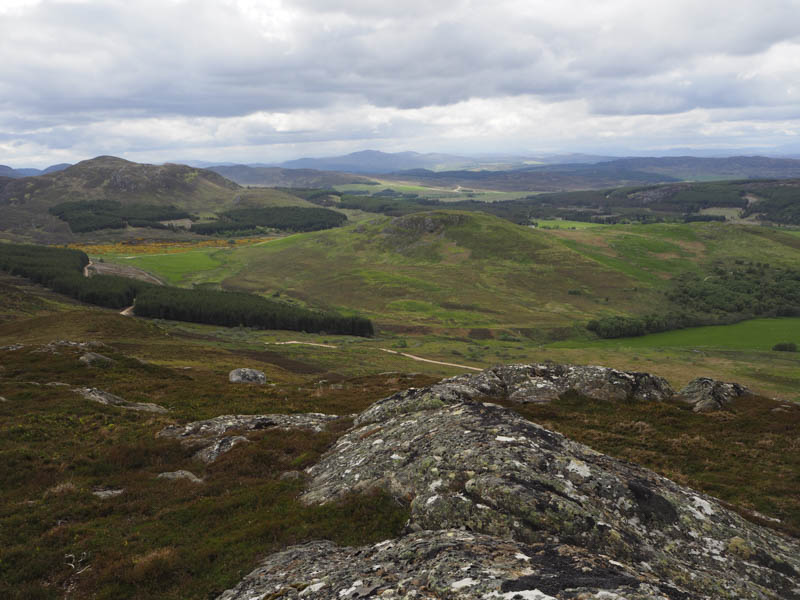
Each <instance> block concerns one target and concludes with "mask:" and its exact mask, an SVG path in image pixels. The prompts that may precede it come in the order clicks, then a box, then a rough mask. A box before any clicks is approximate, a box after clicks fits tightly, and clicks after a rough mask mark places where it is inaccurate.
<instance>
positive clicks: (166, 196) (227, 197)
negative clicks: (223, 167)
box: [0, 156, 305, 243]
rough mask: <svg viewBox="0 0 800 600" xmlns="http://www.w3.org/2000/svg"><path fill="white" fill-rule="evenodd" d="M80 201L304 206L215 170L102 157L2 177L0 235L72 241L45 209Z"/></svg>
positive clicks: (204, 207) (202, 210) (203, 208)
mask: <svg viewBox="0 0 800 600" xmlns="http://www.w3.org/2000/svg"><path fill="white" fill-rule="evenodd" d="M83 200H113V201H117V202H119V203H121V204H122V205H128V204H135V203H140V204H151V205H158V206H175V207H177V208H180V209H183V210H186V211H189V212H191V213H194V214H200V215H206V216H208V215H211V214H212V213H214V212H216V211H219V210H224V209H226V208H232V207H234V206H236V207H245V206H274V205H305V202H304V201H302V200H300V199H299V198H295V197H294V196H290V195H288V194H284V193H282V192H278V191H275V190H266V189H264V190H246V189H244V188H242V187H241V186H239V185H238V184H236V183H234V182H232V181H229V180H228V179H225V178H224V177H222V176H221V175H219V174H217V173H214V172H213V171H207V170H204V169H195V168H192V167H187V166H185V165H173V164H166V165H158V166H157V165H144V164H138V163H133V162H130V161H127V160H123V159H121V158H115V157H112V156H101V157H98V158H94V159H91V160H86V161H83V162H80V163H78V164H76V165H73V166H71V167H69V168H67V169H64V170H63V171H58V172H55V173H49V174H46V175H41V176H37V177H24V178H20V179H0V214H2V217H3V218H2V220H0V235H2V236H3V237H6V238H9V239H14V240H34V241H41V242H45V243H54V242H65V241H70V240H72V239H73V238H74V234H73V233H72V232H71V231H70V229H69V226H68V225H67V224H66V223H65V222H64V221H61V220H59V219H58V218H57V217H55V216H53V215H51V214H49V212H48V210H49V209H50V208H52V207H53V206H55V205H57V204H60V203H63V202H68V201H83Z"/></svg>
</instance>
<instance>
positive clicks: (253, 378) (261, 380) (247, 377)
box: [228, 369, 267, 385]
mask: <svg viewBox="0 0 800 600" xmlns="http://www.w3.org/2000/svg"><path fill="white" fill-rule="evenodd" d="M228 380H229V381H230V382H231V383H257V384H261V385H263V384H265V383H267V376H266V375H264V371H258V370H256V369H234V370H233V371H231V372H230V373H228Z"/></svg>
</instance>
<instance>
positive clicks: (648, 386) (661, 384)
mask: <svg viewBox="0 0 800 600" xmlns="http://www.w3.org/2000/svg"><path fill="white" fill-rule="evenodd" d="M570 391H572V392H577V393H579V394H582V395H584V396H586V397H588V398H593V399H596V400H628V399H631V400H642V401H661V400H665V399H667V398H670V397H671V396H672V395H673V394H674V392H673V390H672V388H671V387H670V385H669V383H667V381H666V380H665V379H664V378H662V377H659V376H657V375H651V374H650V373H636V372H626V371H618V370H617V369H610V368H608V367H598V366H581V365H558V364H550V363H539V364H532V365H505V366H498V367H493V368H491V369H486V370H485V371H481V372H480V373H476V374H474V375H458V376H456V377H451V378H450V379H445V380H443V381H441V382H439V383H437V384H434V385H432V386H430V387H426V388H419V389H418V388H410V389H408V390H405V391H403V392H398V393H397V394H395V395H394V396H390V397H389V398H386V399H384V400H380V401H378V402H376V403H375V404H373V405H372V406H371V407H370V408H368V409H367V410H365V411H364V412H363V413H361V415H359V416H358V418H357V419H356V424H357V425H363V424H365V423H370V422H376V421H380V420H383V419H385V418H386V417H387V416H390V415H397V414H403V413H406V412H413V411H416V410H421V409H424V408H438V407H441V406H445V405H448V404H456V403H459V402H473V401H479V400H480V399H482V398H506V399H508V400H511V401H513V402H519V403H526V402H551V401H552V400H555V399H556V398H558V397H559V396H561V395H563V394H565V393H567V392H570Z"/></svg>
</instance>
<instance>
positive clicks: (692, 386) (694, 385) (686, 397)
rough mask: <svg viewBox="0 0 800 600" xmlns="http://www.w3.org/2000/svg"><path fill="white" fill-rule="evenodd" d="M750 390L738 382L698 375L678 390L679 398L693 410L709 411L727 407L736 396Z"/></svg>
mask: <svg viewBox="0 0 800 600" xmlns="http://www.w3.org/2000/svg"><path fill="white" fill-rule="evenodd" d="M751 394H752V392H751V391H750V390H749V389H747V388H746V387H745V386H743V385H741V384H739V383H727V382H724V381H717V380H716V379H711V378H710V377H698V378H697V379H693V380H692V381H690V382H689V383H687V384H686V387H684V388H683V389H682V390H681V391H680V392H679V395H680V398H681V400H683V401H685V402H686V403H687V404H691V405H692V406H693V410H694V412H711V411H715V410H724V409H726V408H729V407H730V406H731V405H732V404H733V403H734V402H735V401H736V399H737V398H739V397H741V396H749V395H751Z"/></svg>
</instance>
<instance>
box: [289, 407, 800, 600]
mask: <svg viewBox="0 0 800 600" xmlns="http://www.w3.org/2000/svg"><path fill="white" fill-rule="evenodd" d="M307 472H308V474H309V476H310V481H309V484H308V488H307V491H306V493H305V494H304V495H303V497H302V500H303V501H304V502H306V503H326V502H330V501H332V500H334V499H337V498H340V497H342V496H344V495H345V494H346V493H348V492H350V491H367V490H371V489H374V488H383V489H385V490H387V491H389V492H390V493H391V494H393V495H395V496H396V497H398V498H403V499H406V500H407V501H409V502H410V504H411V518H410V521H409V523H408V530H409V531H422V530H439V529H450V528H465V529H467V530H469V531H472V532H481V533H485V534H488V535H492V536H495V537H497V538H502V539H513V540H517V541H520V542H524V543H528V544H536V543H550V544H553V543H568V544H571V545H574V546H579V547H581V548H584V549H586V550H587V551H590V552H594V553H598V554H603V555H607V556H610V557H611V558H613V559H614V560H616V561H619V562H622V563H625V564H633V565H642V564H646V565H647V570H648V572H650V573H651V574H652V575H653V576H654V577H656V578H657V580H658V581H659V582H661V583H663V584H665V585H669V586H672V587H674V588H676V589H677V588H685V589H687V590H689V591H690V592H691V595H690V596H688V597H692V598H715V599H722V598H729V599H734V598H735V599H737V600H738V599H741V598H759V599H761V598H782V599H787V598H800V592H797V591H795V590H797V589H798V586H800V544H798V543H797V541H796V540H790V539H788V538H785V537H782V536H781V535H779V534H777V533H775V532H772V531H771V530H768V529H765V528H763V527H760V526H758V525H754V524H752V523H749V522H747V521H745V520H743V519H742V518H741V517H739V516H738V515H737V514H735V513H733V512H731V511H728V510H726V509H724V508H722V507H721V506H720V505H719V504H718V503H717V502H716V501H715V500H714V499H713V498H710V497H707V496H705V495H703V494H700V493H697V492H694V491H692V490H690V489H687V488H684V487H681V486H679V485H677V484H675V483H673V482H672V481H669V480H668V479H665V478H663V477H660V476H658V475H656V474H655V473H652V472H651V471H648V470H646V469H643V468H640V467H637V466H635V465H632V464H629V463H625V462H622V461H618V460H615V459H612V458H610V457H608V456H605V455H602V454H599V453H597V452H595V451H593V450H591V449H590V448H588V447H586V446H584V445H582V444H578V443H575V442H572V441H570V440H568V439H566V438H564V437H563V436H561V435H559V434H557V433H553V432H551V431H548V430H546V429H544V428H542V427H540V426H538V425H535V424H533V423H531V422H529V421H527V420H525V419H523V418H522V417H520V416H518V415H516V414H515V413H513V412H511V411H510V410H507V409H505V408H502V407H499V406H496V405H491V404H483V403H471V404H454V405H448V406H443V407H441V408H436V409H422V410H417V411H415V412H413V413H407V414H400V415H397V416H394V417H390V418H387V419H385V420H382V421H381V422H378V423H375V422H372V423H368V424H366V425H362V426H361V427H358V428H356V429H354V430H353V431H351V432H349V433H348V434H346V435H345V436H343V437H342V438H341V439H340V440H339V441H338V442H337V444H336V445H335V446H334V447H333V448H332V449H331V450H330V451H329V452H328V453H327V454H326V455H325V456H323V458H322V460H321V461H320V462H319V463H318V464H317V465H315V466H313V467H310V468H309V469H308V470H307ZM734 537H740V538H742V539H745V540H746V541H747V544H748V547H749V548H750V549H751V554H750V556H751V558H750V559H748V560H745V559H743V558H742V553H741V552H738V551H735V550H734V549H731V548H730V547H729V541H730V540H731V539H732V538H734ZM756 556H758V557H760V558H758V559H755V560H754V559H753V558H752V557H756ZM564 597H570V596H564ZM668 597H669V595H668ZM675 597H680V596H675Z"/></svg>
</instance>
